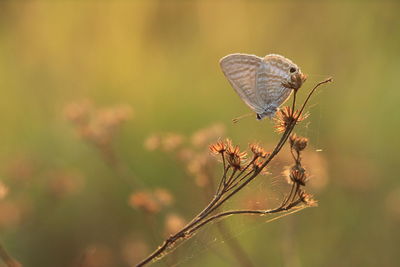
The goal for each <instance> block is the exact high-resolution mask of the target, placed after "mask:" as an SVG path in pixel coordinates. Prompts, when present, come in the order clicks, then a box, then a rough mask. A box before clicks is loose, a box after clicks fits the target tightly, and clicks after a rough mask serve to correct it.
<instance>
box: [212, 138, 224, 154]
mask: <svg viewBox="0 0 400 267" xmlns="http://www.w3.org/2000/svg"><path fill="white" fill-rule="evenodd" d="M227 147H228V146H227V144H226V143H225V142H223V141H218V142H216V143H215V144H211V145H210V147H209V148H210V151H211V152H212V153H214V154H222V153H224V152H225V151H226V149H227Z"/></svg>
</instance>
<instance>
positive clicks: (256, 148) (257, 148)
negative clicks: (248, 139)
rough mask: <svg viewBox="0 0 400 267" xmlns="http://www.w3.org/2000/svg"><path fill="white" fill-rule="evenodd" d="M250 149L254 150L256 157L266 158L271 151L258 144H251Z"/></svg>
mask: <svg viewBox="0 0 400 267" xmlns="http://www.w3.org/2000/svg"><path fill="white" fill-rule="evenodd" d="M250 150H251V152H253V154H254V157H255V158H266V157H267V156H268V155H269V153H268V152H266V151H265V150H264V148H262V147H261V146H260V145H258V144H250Z"/></svg>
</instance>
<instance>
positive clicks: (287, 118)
mask: <svg viewBox="0 0 400 267" xmlns="http://www.w3.org/2000/svg"><path fill="white" fill-rule="evenodd" d="M307 117H308V114H305V115H303V114H302V115H300V116H299V111H297V110H296V111H294V112H293V111H292V108H290V107H288V106H285V107H283V108H281V109H280V110H279V111H278V112H277V113H276V116H275V117H274V121H275V126H274V127H275V129H276V131H277V132H278V133H283V132H284V131H286V129H287V127H288V126H289V125H291V124H292V123H294V121H295V120H296V118H297V122H296V123H298V122H301V121H303V120H304V119H306V118H307Z"/></svg>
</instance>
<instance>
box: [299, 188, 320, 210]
mask: <svg viewBox="0 0 400 267" xmlns="http://www.w3.org/2000/svg"><path fill="white" fill-rule="evenodd" d="M299 195H300V199H301V201H302V202H303V203H304V204H306V205H307V206H310V207H316V206H318V201H317V200H315V199H314V196H313V195H311V194H307V193H306V192H304V191H301V192H300V193H299Z"/></svg>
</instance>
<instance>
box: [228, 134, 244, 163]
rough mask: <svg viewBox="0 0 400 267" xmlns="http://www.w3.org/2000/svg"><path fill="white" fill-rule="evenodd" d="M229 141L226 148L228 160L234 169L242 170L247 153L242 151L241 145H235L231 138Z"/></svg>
mask: <svg viewBox="0 0 400 267" xmlns="http://www.w3.org/2000/svg"><path fill="white" fill-rule="evenodd" d="M228 141H229V143H228V147H227V150H226V154H227V161H228V163H229V165H230V166H231V167H232V168H233V169H235V170H240V169H242V163H243V161H244V160H245V159H246V156H247V153H246V152H240V149H239V146H235V147H233V146H232V144H231V143H230V140H228Z"/></svg>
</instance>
